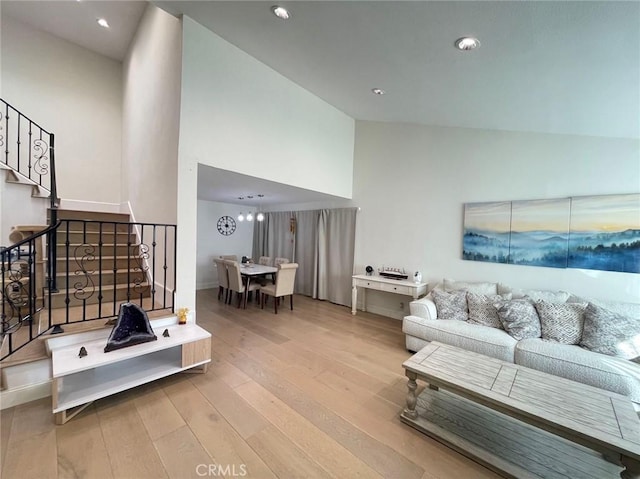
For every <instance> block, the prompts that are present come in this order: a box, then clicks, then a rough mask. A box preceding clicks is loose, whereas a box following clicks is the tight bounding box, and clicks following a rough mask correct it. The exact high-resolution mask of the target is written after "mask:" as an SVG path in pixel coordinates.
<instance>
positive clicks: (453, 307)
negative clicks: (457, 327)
mask: <svg viewBox="0 0 640 479" xmlns="http://www.w3.org/2000/svg"><path fill="white" fill-rule="evenodd" d="M431 294H433V302H434V303H436V310H437V311H438V319H455V320H458V321H466V320H467V292H466V291H454V292H452V293H445V292H444V291H439V290H437V289H434V290H433V291H432V292H431Z"/></svg>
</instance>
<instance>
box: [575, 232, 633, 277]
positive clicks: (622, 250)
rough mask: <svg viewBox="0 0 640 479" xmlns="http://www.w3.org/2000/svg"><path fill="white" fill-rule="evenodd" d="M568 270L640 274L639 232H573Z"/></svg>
mask: <svg viewBox="0 0 640 479" xmlns="http://www.w3.org/2000/svg"><path fill="white" fill-rule="evenodd" d="M568 267H569V268H581V269H597V270H601V271H620V272H623V273H640V230H638V229H627V230H624V231H616V232H608V233H603V232H600V231H594V232H576V231H572V232H571V234H570V237H569V258H568Z"/></svg>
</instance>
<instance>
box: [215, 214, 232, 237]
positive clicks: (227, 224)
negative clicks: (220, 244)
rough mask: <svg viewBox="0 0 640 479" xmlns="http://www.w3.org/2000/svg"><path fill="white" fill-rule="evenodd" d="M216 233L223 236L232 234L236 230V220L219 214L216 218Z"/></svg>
mask: <svg viewBox="0 0 640 479" xmlns="http://www.w3.org/2000/svg"><path fill="white" fill-rule="evenodd" d="M217 226H218V233H220V234H221V235H224V236H229V235H232V234H233V232H234V231H235V230H236V220H234V219H233V218H232V217H231V216H221V217H220V219H219V220H218V225H217Z"/></svg>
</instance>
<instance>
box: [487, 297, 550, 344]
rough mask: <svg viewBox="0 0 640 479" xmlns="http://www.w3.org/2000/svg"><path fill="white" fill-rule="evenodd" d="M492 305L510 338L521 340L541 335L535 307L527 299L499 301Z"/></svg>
mask: <svg viewBox="0 0 640 479" xmlns="http://www.w3.org/2000/svg"><path fill="white" fill-rule="evenodd" d="M494 306H495V308H496V312H497V313H498V318H499V319H500V322H501V323H502V327H503V328H504V330H505V331H506V332H507V333H509V335H510V336H511V337H512V338H514V339H516V340H518V341H521V340H523V339H528V338H539V337H540V336H541V335H542V331H541V330H540V318H538V313H537V312H536V308H534V306H533V303H532V302H531V301H530V300H529V299H527V298H522V299H514V300H512V301H499V302H497V303H495V304H494Z"/></svg>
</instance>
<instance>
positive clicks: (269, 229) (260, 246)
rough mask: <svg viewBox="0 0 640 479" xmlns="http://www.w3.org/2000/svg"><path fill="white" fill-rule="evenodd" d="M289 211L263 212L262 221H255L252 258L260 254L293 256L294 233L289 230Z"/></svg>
mask: <svg viewBox="0 0 640 479" xmlns="http://www.w3.org/2000/svg"><path fill="white" fill-rule="evenodd" d="M291 218H294V214H293V212H291V211H276V212H272V213H265V214H264V220H263V221H256V222H255V223H254V227H253V255H252V256H253V258H254V260H255V261H257V260H258V258H259V257H260V256H271V259H272V260H273V259H275V258H288V259H289V260H291V259H292V258H293V248H294V234H293V233H292V232H291V230H290V227H291Z"/></svg>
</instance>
